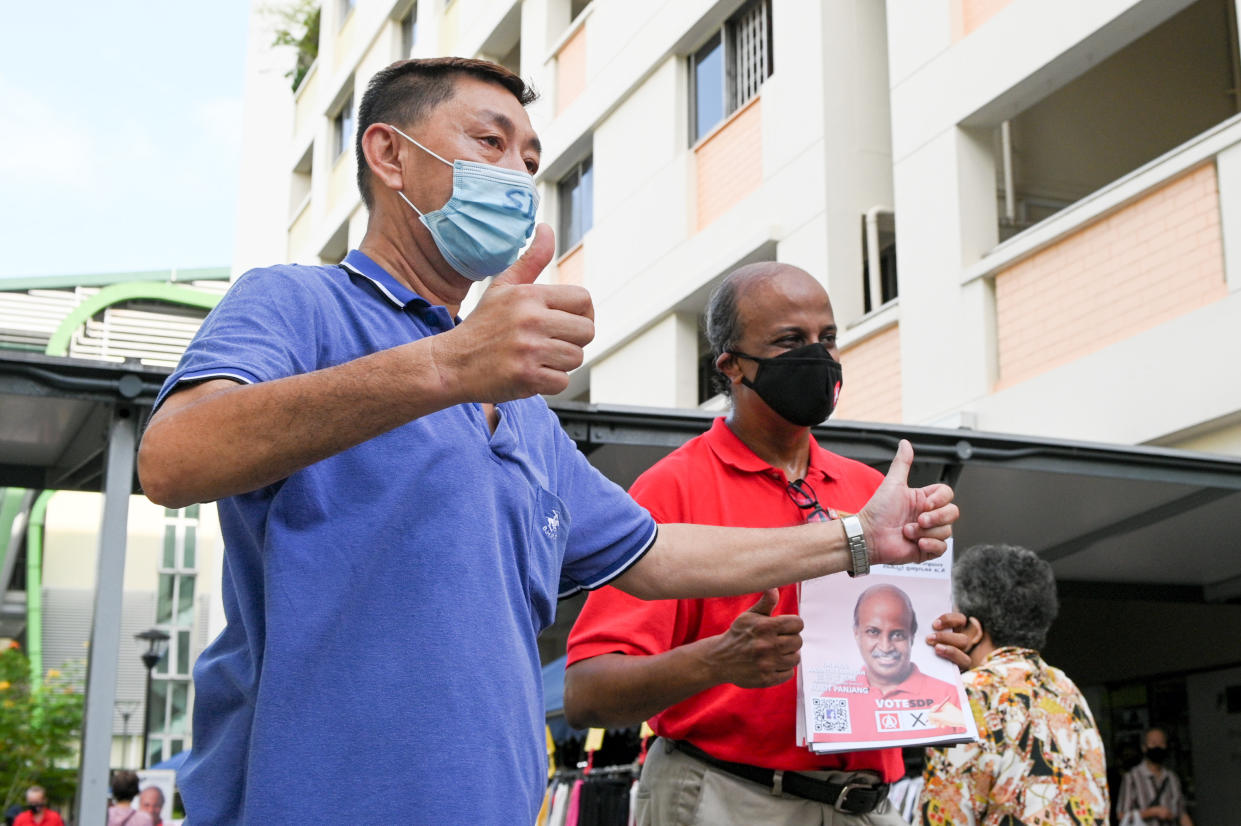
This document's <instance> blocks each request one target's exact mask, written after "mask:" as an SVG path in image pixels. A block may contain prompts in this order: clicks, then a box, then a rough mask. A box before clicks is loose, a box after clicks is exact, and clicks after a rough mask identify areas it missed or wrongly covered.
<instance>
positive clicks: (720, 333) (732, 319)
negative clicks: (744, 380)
mask: <svg viewBox="0 0 1241 826" xmlns="http://www.w3.org/2000/svg"><path fill="white" fill-rule="evenodd" d="M702 323H703V327H704V328H705V330H704V332H705V333H706V335H707V343H708V344H710V345H711V384H712V385H713V386H714V387H715V390H716V392H717V393H723V394H724V395H725V396H729V397H731V396H732V394H733V387H732V382H730V381H729V380H728V377H727V376H725V375H724V374H723V373H722V372H720V368H719V367H716V366H715V363H716V362H717V361H719V358H720V356H722V355H723V354H724V353H727V352H729V351H730V350H733V349H735V348H736V347H737V342H738V341H740V340H741V322H740V320H739V319H738V318H737V279H736V278H733V277H732V275H728V276H726V277H725V278H724V280H723V281H721V282H720V283H719V285H718V286H717V287H716V288H715V289H714V290H712V291H711V297H710V298H708V299H707V312H706V314H705V315H704V316H703V319H702Z"/></svg>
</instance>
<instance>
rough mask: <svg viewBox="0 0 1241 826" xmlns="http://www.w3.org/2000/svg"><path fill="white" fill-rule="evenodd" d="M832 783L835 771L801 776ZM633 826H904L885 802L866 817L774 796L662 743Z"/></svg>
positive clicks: (652, 757) (646, 768)
mask: <svg viewBox="0 0 1241 826" xmlns="http://www.w3.org/2000/svg"><path fill="white" fill-rule="evenodd" d="M806 774H808V775H809V776H811V777H818V778H822V779H829V780H837V781H839V780H840V779H841V778H843V777H845V776H846V775H844V774H841V773H839V772H806ZM634 812H635V816H636V822H637V823H638V826H756V825H757V824H761V826H908V824H906V823H905V821H904V820H902V819H901V816H900V815H899V814H898V813H897V812H896V811H895V810H894V809H893V807H892V804H891V802H890V801H887V800H885V801H884V802H883V803H882V804H881V805H880V806H879V807H878V808H877V809H875V811H873V812H871V813H870V814H865V815H851V814H845V813H844V812H838V811H836V809H835V808H833V807H832V806H829V805H827V804H824V803H818V802H816V801H813V800H805V799H803V798H800V797H793V796H792V795H787V794H781V795H774V794H772V793H771V790H770V789H764V788H763V787H762V786H760V785H758V784H757V783H751V782H750V781H748V780H743V779H742V778H740V777H736V776H735V775H731V774H729V773H727V772H722V771H720V770H719V769H716V768H713V767H711V766H708V765H707V764H705V763H703V762H701V761H699V760H696V759H694V758H693V757H690V756H688V755H686V754H684V753H682V752H680V751H672V752H669V751H668V750H667V748H666V746H665V745H664V741H663V740H662V739H658V740H655V742H654V743H652V744H651V747H650V749H649V750H648V751H647V753H646V763H644V764H643V766H642V777H641V778H640V779H639V781H638V795H637V804H636V806H635V809H634Z"/></svg>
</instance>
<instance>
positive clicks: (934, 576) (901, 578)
mask: <svg viewBox="0 0 1241 826" xmlns="http://www.w3.org/2000/svg"><path fill="white" fill-rule="evenodd" d="M951 575H952V543H951V540H949V545H948V550H947V552H945V553H944V554H943V556H940V557H939V558H937V559H933V560H929V561H927V562H923V563H920V564H911V565H876V566H873V567H872V568H871V574H870V575H869V576H865V577H856V578H854V577H848V576H841V575H834V576H825V577H820V578H818V579H813V580H809V581H807V582H804V583H802V585H801V591H800V613H801V617H802V620H803V621H804V622H805V629H804V630H803V631H802V650H801V665H800V666H799V668H798V672H797V689H798V691H797V699H798V715H797V717H798V732H797V735H798V742H799V744H801V745H803V746H806V747H807V748H809V749H810V750H812V751H814V752H817V753H830V752H839V751H857V750H860V749H874V748H890V747H893V746H913V745H922V746H925V745H938V744H950V743H963V742H970V741H973V740H977V739H978V731H977V726H976V725H975V723H974V717H973V714H972V713H971V712H970V707H969V701H968V699H967V697H966V695H965V689H964V687H963V686H962V683H961V674H960V672H959V671H958V670H957V668H956V666H954V665H953V664H952V663H951V662H949V661H947V660H945V659H943V658H941V657H939V656H936V654H935V652H934V649H933V648H932V647H931V646H930V645H929V644H927V642H926V636H927V634H928V633H929V631H930V629H931V624H932V622H934V620H935V618H936V617H938V616H939V615H941V614H943V613H946V612H947V611H950V610H951V609H952V577H951Z"/></svg>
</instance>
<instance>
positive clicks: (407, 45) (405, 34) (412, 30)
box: [401, 3, 418, 59]
mask: <svg viewBox="0 0 1241 826" xmlns="http://www.w3.org/2000/svg"><path fill="white" fill-rule="evenodd" d="M417 36H418V4H417V3H414V4H413V5H412V6H410V7H409V11H408V12H406V13H405V16H404V17H402V18H401V58H402V59H404V58H407V57H409V56H410V55H411V54H413V52H414V40H415V39H416V38H417Z"/></svg>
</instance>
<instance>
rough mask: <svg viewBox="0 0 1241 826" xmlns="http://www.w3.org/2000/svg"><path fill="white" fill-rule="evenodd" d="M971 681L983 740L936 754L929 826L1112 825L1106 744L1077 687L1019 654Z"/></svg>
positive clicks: (929, 772) (1034, 655) (926, 815)
mask: <svg viewBox="0 0 1241 826" xmlns="http://www.w3.org/2000/svg"><path fill="white" fill-rule="evenodd" d="M961 676H962V680H963V681H964V683H965V691H966V693H967V694H968V695H969V698H970V706H971V707H972V709H973V711H974V717H975V719H976V721H977V723H978V731H979V733H980V735H981V736H982V738H983V739H982V740H981V741H979V742H977V743H965V744H963V745H959V746H953V747H951V748H932V749H927V753H926V754H927V760H926V768H925V770H924V772H923V779H924V780H925V786H924V787H923V790H922V795H921V796H920V798H919V800H918V812H919V816H920V817H921V823H922V824H923V826H1001V824H1002V826H1086V824H1092V826H1106V824H1107V822H1108V794H1107V769H1106V766H1105V761H1104V756H1103V740H1102V738H1100V737H1099V730H1098V728H1097V727H1096V726H1095V722H1094V717H1093V716H1092V715H1091V713H1090V708H1089V707H1088V706H1087V705H1086V699H1085V698H1084V697H1082V694H1081V692H1080V691H1078V690H1077V686H1075V685H1074V684H1073V681H1072V680H1070V679H1069V678H1068V677H1067V676H1066V675H1065V674H1064V672H1063V671H1061V670H1060V669H1058V668H1053V667H1052V666H1049V665H1048V664H1047V663H1045V662H1043V658H1042V657H1040V656H1039V654H1038V652H1037V651H1032V650H1030V649H1028V648H1013V647H1008V648H998V649H996V650H995V651H993V652H991V655H990V656H989V657H987V659H986V661H985V662H984V663H983V664H982V665H980V666H979V667H978V668H975V669H972V670H970V671H967V672H966V673H965V674H963V675H961Z"/></svg>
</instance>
